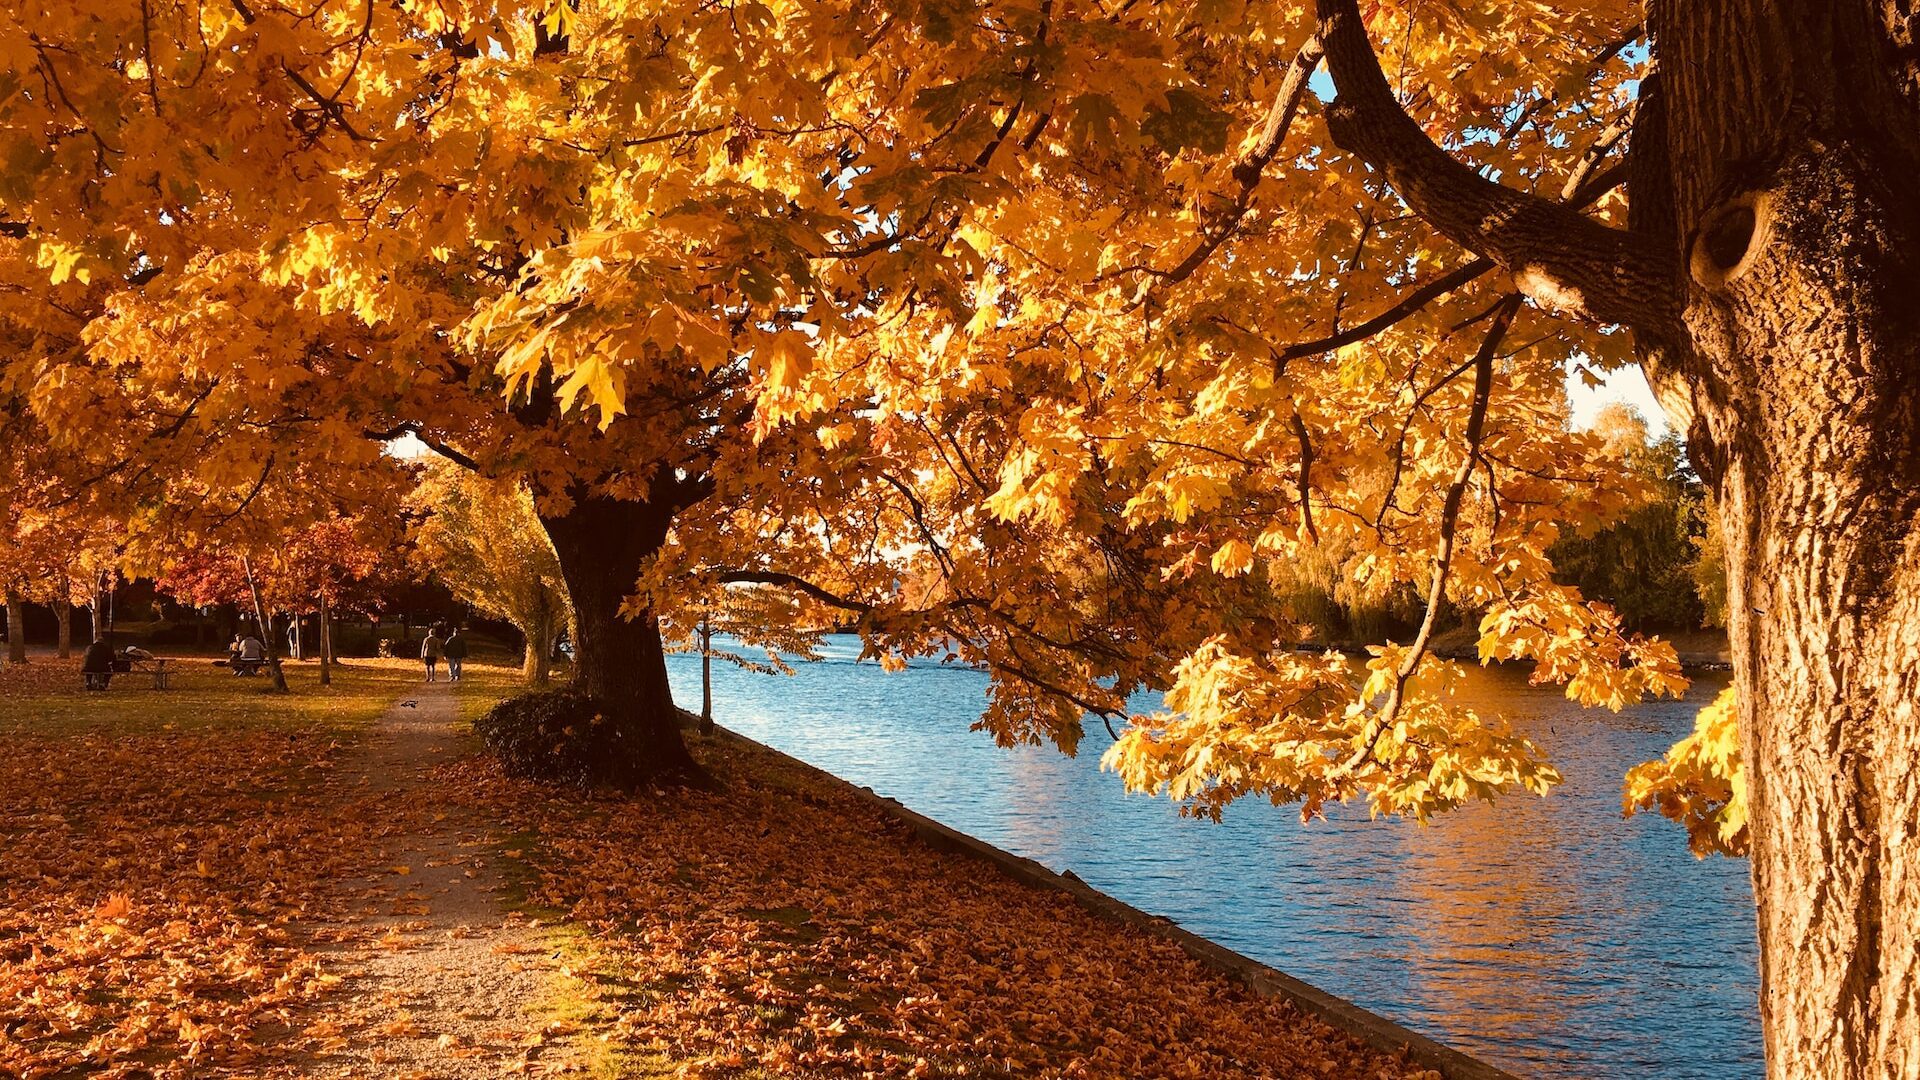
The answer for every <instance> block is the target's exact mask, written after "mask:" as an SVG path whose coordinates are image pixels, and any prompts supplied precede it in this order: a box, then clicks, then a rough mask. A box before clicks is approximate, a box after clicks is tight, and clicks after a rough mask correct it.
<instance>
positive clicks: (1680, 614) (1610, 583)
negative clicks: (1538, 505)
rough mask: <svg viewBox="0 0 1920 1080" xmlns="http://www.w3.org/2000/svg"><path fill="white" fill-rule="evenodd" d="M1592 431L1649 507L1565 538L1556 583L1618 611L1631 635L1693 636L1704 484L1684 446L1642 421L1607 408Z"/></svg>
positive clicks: (1555, 555) (1557, 556) (1698, 618)
mask: <svg viewBox="0 0 1920 1080" xmlns="http://www.w3.org/2000/svg"><path fill="white" fill-rule="evenodd" d="M1594 432H1595V433H1596V434H1598V435H1600V436H1601V437H1602V438H1604V439H1605V440H1606V441H1607V444H1608V447H1609V449H1611V450H1613V451H1614V452H1616V453H1618V454H1619V455H1620V456H1621V457H1622V458H1624V459H1625V460H1626V461H1627V463H1628V467H1629V468H1630V469H1632V470H1633V471H1634V472H1635V473H1637V474H1638V475H1639V477H1640V479H1641V481H1642V489H1643V491H1644V493H1645V502H1643V503H1642V504H1641V505H1640V506H1639V507H1638V508H1636V509H1634V510H1632V511H1631V512H1629V513H1628V514H1627V515H1626V516H1625V517H1623V518H1621V519H1620V520H1619V521H1617V522H1615V523H1613V524H1611V525H1608V526H1607V527H1605V528H1601V529H1592V528H1589V529H1587V530H1585V531H1582V532H1580V533H1575V534H1573V535H1570V536H1567V537H1564V538H1562V539H1561V540H1560V542H1559V543H1557V544H1555V545H1554V546H1553V547H1552V548H1551V549H1550V550H1549V551H1548V553H1547V554H1548V558H1549V559H1551V560H1552V561H1553V567H1554V579H1555V580H1556V581H1560V582H1563V583H1565V584H1568V585H1574V586H1577V587H1578V588H1579V589H1580V591H1581V592H1582V593H1583V594H1585V595H1587V596H1591V597H1593V598H1595V599H1597V600H1604V601H1606V602H1607V603H1610V604H1612V605H1613V607H1614V610H1615V611H1617V612H1619V613H1620V620H1621V622H1622V623H1623V624H1624V625H1626V627H1627V628H1628V629H1631V630H1635V631H1647V630H1674V629H1686V630H1691V629H1695V628H1697V627H1699V626H1700V625H1702V622H1703V620H1704V618H1705V614H1706V613H1705V611H1704V609H1703V608H1702V606H1701V603H1700V597H1699V596H1698V594H1697V593H1696V591H1695V588H1694V569H1695V564H1696V563H1697V562H1698V561H1699V557H1700V548H1699V546H1698V544H1697V540H1698V538H1699V536H1700V535H1701V534H1702V533H1703V532H1704V531H1705V528H1706V522H1705V519H1704V517H1703V513H1702V506H1701V501H1702V493H1701V486H1700V481H1699V478H1698V477H1696V476H1694V475H1693V472H1692V470H1690V469H1689V468H1687V465H1686V451H1685V448H1684V447H1682V446H1681V444H1680V440H1679V439H1678V438H1677V437H1675V436H1673V435H1667V436H1664V437H1662V438H1660V439H1655V440H1649V439H1648V436H1647V424H1646V421H1645V420H1644V419H1642V418H1641V417H1640V416H1638V415H1637V414H1635V413H1634V412H1632V411H1631V410H1629V409H1628V408H1627V407H1626V406H1624V405H1618V404H1615V405H1609V406H1607V407H1606V408H1605V409H1603V410H1602V411H1601V413H1600V414H1599V415H1598V416H1597V417H1596V418H1595V421H1594Z"/></svg>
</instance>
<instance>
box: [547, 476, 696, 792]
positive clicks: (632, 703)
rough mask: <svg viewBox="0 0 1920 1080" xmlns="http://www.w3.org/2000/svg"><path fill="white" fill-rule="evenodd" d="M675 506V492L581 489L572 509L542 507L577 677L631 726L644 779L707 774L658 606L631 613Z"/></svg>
mask: <svg viewBox="0 0 1920 1080" xmlns="http://www.w3.org/2000/svg"><path fill="white" fill-rule="evenodd" d="M661 486H662V485H656V489H658V488H660V487H661ZM675 509H676V508H675V506H674V504H673V503H672V502H671V501H670V500H669V499H668V498H667V497H665V496H662V497H660V498H657V499H655V500H652V501H648V502H637V501H630V500H625V499H614V498H608V497H606V496H603V495H589V494H585V493H579V492H576V493H575V494H574V496H573V499H572V506H571V507H570V508H569V509H568V510H567V512H566V513H565V514H561V515H551V516H550V515H546V514H543V515H541V521H542V523H543V524H544V525H545V526H546V529H547V535H548V537H549V538H550V539H551V540H552V541H553V549H554V552H555V554H557V555H558V556H559V559H560V573H561V576H562V577H564V578H566V581H567V591H568V593H569V594H570V595H571V597H572V599H573V611H574V624H575V637H574V643H573V644H574V681H575V683H576V684H577V685H579V686H581V687H582V688H584V689H585V690H586V691H587V692H588V693H590V694H592V695H593V696H594V697H596V698H598V699H599V700H600V701H601V702H602V703H603V705H604V706H605V707H606V708H607V710H608V712H609V713H610V715H609V719H610V720H611V721H613V722H614V723H617V724H620V725H622V726H623V727H624V728H626V735H627V739H626V741H627V743H628V745H629V746H631V748H632V750H631V753H632V760H631V761H630V762H628V763H627V764H628V765H629V766H630V767H631V769H632V770H633V771H634V772H635V773H636V774H638V775H639V776H644V777H676V776H678V777H697V776H699V775H700V770H699V767H698V766H697V765H695V763H694V761H693V758H692V756H691V755H690V754H688V753H687V746H686V742H685V740H684V739H682V738H681V735H680V717H679V711H678V710H677V709H676V708H675V707H674V704H673V692H672V690H671V688H670V687H669V686H668V683H667V661H666V649H665V648H664V646H663V645H662V644H661V641H660V624H659V622H658V620H657V619H655V617H654V616H653V614H652V613H651V612H640V613H637V614H636V615H635V616H634V617H633V618H631V619H629V618H626V617H624V616H623V615H622V614H621V611H622V607H623V606H624V605H625V603H626V601H627V598H628V597H629V596H630V595H632V593H633V591H634V586H635V584H636V582H637V581H638V580H639V577H640V571H641V568H642V566H643V565H644V564H645V562H646V561H647V559H649V558H650V557H652V556H653V554H654V553H655V552H657V551H659V550H660V546H661V545H662V544H663V543H665V542H666V538H667V529H668V528H669V526H670V525H671V524H672V521H673V514H674V512H675Z"/></svg>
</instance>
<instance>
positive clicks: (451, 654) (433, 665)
mask: <svg viewBox="0 0 1920 1080" xmlns="http://www.w3.org/2000/svg"><path fill="white" fill-rule="evenodd" d="M442 657H444V658H445V659H446V661H447V681H448V682H459V681H460V668H461V665H462V664H463V663H464V662H465V661H466V659H467V639H466V638H465V637H463V636H461V633H460V631H459V630H457V629H456V630H453V631H451V632H450V633H448V634H447V636H446V637H444V638H443V637H441V636H440V630H439V628H438V627H436V628H434V629H432V630H428V631H427V640H425V641H423V642H421V643H420V662H421V663H423V664H425V665H426V666H427V681H428V682H434V681H436V679H437V677H438V676H437V668H438V665H439V663H440V660H441V658H442Z"/></svg>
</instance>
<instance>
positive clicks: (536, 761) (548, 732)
mask: <svg viewBox="0 0 1920 1080" xmlns="http://www.w3.org/2000/svg"><path fill="white" fill-rule="evenodd" d="M473 730H474V732H475V733H476V734H478V735H479V736H480V739H481V741H482V742H484V743H485V744H486V747H487V749H488V750H489V751H491V752H492V753H493V754H494V755H495V756H497V757H499V759H500V761H501V763H502V764H503V765H504V766H505V767H506V770H507V773H508V775H510V776H519V777H525V778H528V779H534V780H551V781H558V782H561V783H567V784H578V785H580V786H583V787H587V786H595V785H607V786H612V787H621V788H626V787H632V786H634V785H635V784H636V783H637V782H638V781H639V780H640V779H641V777H642V770H641V769H640V768H638V767H637V764H636V763H637V762H638V761H639V760H640V756H639V754H638V753H637V752H636V751H637V750H638V748H637V747H632V746H629V745H628V741H629V740H628V739H627V738H626V737H625V734H626V733H625V731H624V730H623V726H622V725H619V724H613V723H609V722H608V721H607V718H606V715H605V713H604V712H603V711H602V709H601V707H600V705H599V703H598V702H597V701H595V699H594V698H593V697H592V696H591V695H589V694H587V693H586V692H584V691H582V690H578V689H575V688H574V687H570V686H569V687H562V688H560V689H557V690H542V691H536V692H534V693H530V694H522V695H520V696H519V697H513V698H508V699H507V700H505V701H503V702H501V703H500V704H498V705H495V706H494V707H493V708H492V709H489V710H488V711H487V712H486V714H485V715H484V716H481V717H480V718H479V719H478V720H475V721H474V722H473Z"/></svg>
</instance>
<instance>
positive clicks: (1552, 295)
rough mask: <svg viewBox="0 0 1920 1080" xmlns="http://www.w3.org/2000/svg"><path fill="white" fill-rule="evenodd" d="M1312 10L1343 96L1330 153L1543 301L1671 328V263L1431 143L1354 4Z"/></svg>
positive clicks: (1325, 3) (1675, 307)
mask: <svg viewBox="0 0 1920 1080" xmlns="http://www.w3.org/2000/svg"><path fill="white" fill-rule="evenodd" d="M1318 4H1319V13H1320V40H1321V42H1322V43H1323V44H1324V45H1325V46H1326V50H1327V69H1328V70H1329V72H1331V73H1332V75H1333V80H1334V84H1335V86H1336V87H1337V88H1338V91H1339V96H1338V97H1337V98H1336V99H1335V100H1334V101H1333V102H1332V103H1331V104H1329V105H1328V106H1327V110H1326V117H1327V130H1328V132H1329V133H1330V134H1331V135H1332V136H1333V141H1334V143H1335V145H1337V146H1339V147H1340V148H1341V149H1343V150H1346V151H1348V152H1350V153H1352V154H1354V155H1356V156H1358V157H1359V158H1360V159H1361V160H1362V161H1365V162H1366V163H1367V164H1369V165H1371V166H1373V167H1374V168H1376V169H1378V170H1380V171H1381V172H1382V173H1384V174H1385V176H1386V178H1387V180H1388V181H1389V182H1390V183H1391V184H1392V185H1393V187H1394V189H1395V190H1396V191H1397V192H1398V193H1399V195H1400V197H1401V198H1402V199H1404V200H1405V201H1406V203H1407V205H1408V206H1410V207H1412V208H1413V210H1414V211H1415V212H1416V213H1418V214H1419V215H1420V216H1421V217H1422V218H1425V219H1426V221H1427V222H1428V223H1429V224H1430V225H1432V226H1433V227H1434V228H1435V229H1436V230H1438V231H1439V232H1440V233H1441V234H1442V235H1444V236H1446V237H1447V238H1448V239H1450V240H1452V241H1454V242H1455V243H1457V244H1460V245H1461V246H1462V247H1465V248H1467V249H1469V250H1471V251H1474V252H1476V253H1478V254H1480V255H1482V256H1484V257H1486V258H1488V259H1490V260H1492V261H1493V262H1494V263H1495V264H1496V265H1498V266H1499V267H1500V268H1501V269H1503V270H1506V271H1507V272H1509V273H1511V274H1513V275H1514V280H1515V283H1516V285H1517V286H1518V287H1519V288H1520V289H1521V290H1522V291H1523V292H1525V293H1526V294H1527V295H1528V296H1529V297H1531V298H1532V299H1534V300H1536V301H1538V302H1540V303H1541V304H1543V305H1545V306H1548V307H1554V308H1559V309H1561V310H1565V311H1568V312H1571V313H1574V314H1579V315H1585V316H1587V317H1590V318H1593V319H1596V320H1598V321H1600V322H1606V323H1620V324H1623V325H1628V326H1633V327H1636V328H1638V327H1651V328H1656V329H1657V328H1664V327H1668V326H1671V325H1673V324H1674V323H1676V322H1677V321H1678V317H1679V316H1678V313H1679V307H1680V299H1681V298H1680V296H1679V295H1678V293H1677V292H1676V291H1675V290H1674V288H1673V286H1672V282H1673V280H1674V278H1673V275H1672V273H1671V272H1670V270H1669V267H1668V265H1667V264H1668V261H1669V259H1670V256H1668V255H1666V254H1665V253H1663V252H1660V251H1658V250H1656V249H1654V248H1653V247H1652V246H1650V245H1647V244H1645V243H1643V242H1641V241H1640V240H1639V239H1637V238H1636V237H1634V236H1633V235H1631V234H1629V233H1627V232H1625V231H1622V230H1619V229H1613V228H1609V227H1607V226H1606V225H1603V224H1601V223H1600V222H1597V221H1595V220H1593V219H1592V218H1589V217H1587V216H1586V215H1584V214H1581V213H1580V212H1579V211H1577V210H1575V209H1574V208H1573V207H1570V206H1567V205H1564V204H1561V203H1556V202H1553V201H1552V200H1549V199H1543V198H1541V197H1539V196H1537V195H1531V194H1528V193H1526V192H1523V191H1517V190H1515V189H1513V188H1509V187H1506V186H1505V185H1502V184H1499V183H1495V182H1493V181H1491V180H1488V179H1486V178H1485V177H1483V176H1480V175H1479V174H1478V173H1476V172H1474V170H1472V169H1470V168H1468V167H1467V166H1466V165H1465V164H1463V163H1461V162H1460V161H1457V160H1455V159H1454V158H1453V156H1452V155H1450V154H1448V153H1447V152H1446V151H1445V150H1442V149H1441V148H1440V147H1438V146H1436V145H1434V143H1433V141H1432V140H1431V139H1429V138H1427V136H1426V133H1425V132H1424V131H1422V130H1421V128H1420V125H1419V124H1417V123H1415V122H1414V120H1413V118H1412V117H1410V116H1408V115H1407V113H1406V111H1405V110H1404V109H1402V108H1401V107H1400V103H1399V102H1398V101H1397V100H1396V99H1395V98H1394V95H1393V90H1392V88H1391V87H1389V86H1388V84H1387V80H1386V76H1385V75H1384V74H1383V73H1382V72H1381V70H1380V61H1379V58H1378V57H1377V56H1375V55H1374V51H1373V44H1372V42H1371V41H1370V40H1369V39H1368V37H1367V28H1366V23H1365V22H1364V21H1363V19H1362V18H1361V15H1360V9H1359V5H1358V3H1357V0H1318Z"/></svg>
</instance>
